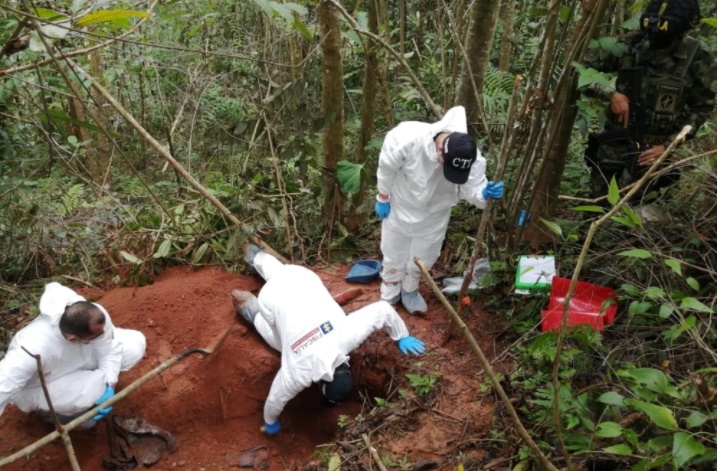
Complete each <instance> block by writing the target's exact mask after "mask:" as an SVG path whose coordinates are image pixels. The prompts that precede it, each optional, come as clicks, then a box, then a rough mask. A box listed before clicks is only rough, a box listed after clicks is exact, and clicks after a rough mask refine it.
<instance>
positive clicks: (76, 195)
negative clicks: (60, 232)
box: [58, 183, 85, 217]
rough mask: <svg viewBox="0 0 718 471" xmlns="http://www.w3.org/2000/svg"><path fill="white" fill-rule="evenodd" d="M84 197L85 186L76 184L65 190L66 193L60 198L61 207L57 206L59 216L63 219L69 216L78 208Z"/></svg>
mask: <svg viewBox="0 0 718 471" xmlns="http://www.w3.org/2000/svg"><path fill="white" fill-rule="evenodd" d="M84 196H85V186H84V185H83V184H81V183H77V184H75V185H72V186H71V187H69V188H67V191H66V192H65V193H64V194H63V195H62V196H61V197H60V200H61V201H62V205H60V206H59V208H58V209H59V211H60V214H61V215H62V216H63V217H64V216H67V215H68V214H70V213H71V212H72V211H73V210H74V209H75V208H77V207H78V206H79V203H80V201H82V199H83V198H84Z"/></svg>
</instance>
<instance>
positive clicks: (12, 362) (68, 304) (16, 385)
mask: <svg viewBox="0 0 718 471" xmlns="http://www.w3.org/2000/svg"><path fill="white" fill-rule="evenodd" d="M145 345H146V340H145V336H144V335H143V334H142V333H141V332H139V331H136V330H129V329H120V328H117V327H115V326H114V325H112V320H111V319H110V315H109V314H108V312H107V311H106V310H105V308H104V307H102V306H100V305H99V304H94V303H89V302H87V301H86V300H85V298H83V297H82V296H80V295H78V294H77V293H75V292H74V291H73V290H71V289H70V288H67V287H65V286H62V285H61V284H59V283H50V284H48V285H47V286H46V287H45V292H44V293H43V295H42V297H41V298H40V315H39V316H38V317H37V318H35V319H34V320H33V321H32V322H31V323H30V324H28V325H27V326H26V327H24V328H22V329H21V330H20V331H19V332H17V334H15V337H13V339H12V342H11V343H10V347H9V348H8V351H7V354H6V355H5V358H3V360H2V361H0V414H2V412H3V411H4V410H5V406H6V405H7V404H15V405H16V406H17V407H18V408H19V409H20V410H22V411H23V412H31V411H35V410H37V411H41V412H45V413H47V412H48V411H49V408H48V405H47V401H46V399H45V395H44V393H43V391H42V386H41V385H40V378H39V376H38V371H37V363H36V362H35V359H34V358H33V357H31V356H30V355H28V354H27V353H26V352H25V351H24V350H23V348H24V349H25V350H27V351H28V352H30V353H32V354H33V355H40V357H41V360H42V368H43V371H44V374H45V381H46V383H47V388H48V391H49V393H50V400H51V401H52V405H53V407H54V409H55V412H56V413H57V414H58V416H59V418H60V421H61V422H63V423H68V422H70V421H71V420H72V419H74V418H75V417H77V416H79V415H82V414H83V413H85V412H86V411H87V410H88V409H91V408H92V407H94V406H95V405H98V404H101V403H103V402H104V401H106V400H107V399H109V398H110V397H112V396H113V395H114V394H115V383H117V379H118V376H119V373H120V371H127V370H129V369H130V368H132V367H134V366H135V365H136V364H137V363H138V362H139V361H140V360H141V359H142V357H143V356H144V354H145ZM111 410H112V407H107V408H104V409H100V412H99V413H98V414H97V415H96V416H95V417H94V418H93V419H91V420H89V421H88V422H87V423H86V424H85V426H86V427H89V426H92V425H94V424H95V423H96V422H97V421H98V420H100V419H102V418H103V417H105V416H106V415H107V414H109V413H110V411H111Z"/></svg>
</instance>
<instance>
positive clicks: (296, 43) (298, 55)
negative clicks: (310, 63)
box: [287, 31, 302, 82]
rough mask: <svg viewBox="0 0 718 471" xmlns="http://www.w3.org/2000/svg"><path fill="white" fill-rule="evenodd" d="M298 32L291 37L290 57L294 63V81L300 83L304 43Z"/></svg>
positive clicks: (289, 40)
mask: <svg viewBox="0 0 718 471" xmlns="http://www.w3.org/2000/svg"><path fill="white" fill-rule="evenodd" d="M301 41H302V40H301V38H300V36H299V33H298V32H296V31H295V32H293V33H291V34H290V35H289V39H288V41H287V42H288V43H289V57H290V60H291V61H292V81H293V82H298V81H299V80H301V79H302V68H301V67H300V65H301V63H302V42H301Z"/></svg>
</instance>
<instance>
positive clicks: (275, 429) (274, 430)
mask: <svg viewBox="0 0 718 471" xmlns="http://www.w3.org/2000/svg"><path fill="white" fill-rule="evenodd" d="M281 429H282V426H281V425H279V421H278V420H277V421H276V422H274V423H273V424H268V423H267V422H264V433H266V434H267V435H276V434H278V433H279V431H280V430H281Z"/></svg>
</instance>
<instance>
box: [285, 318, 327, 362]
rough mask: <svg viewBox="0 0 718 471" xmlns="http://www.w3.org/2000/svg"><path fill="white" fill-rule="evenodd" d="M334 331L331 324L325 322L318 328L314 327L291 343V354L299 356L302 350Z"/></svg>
mask: <svg viewBox="0 0 718 471" xmlns="http://www.w3.org/2000/svg"><path fill="white" fill-rule="evenodd" d="M332 330H334V326H332V323H331V322H329V321H327V322H323V323H322V324H321V325H319V327H315V328H313V329H312V330H310V331H309V332H307V333H306V334H304V335H302V336H301V337H299V338H298V339H297V340H295V341H293V342H292V344H291V347H290V348H291V349H292V352H294V353H296V354H297V355H301V354H302V353H303V352H304V350H306V349H307V348H309V347H310V346H312V345H313V344H315V343H316V342H318V341H319V340H321V339H322V338H323V337H324V336H325V335H327V334H328V333H330V332H331V331H332Z"/></svg>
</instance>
